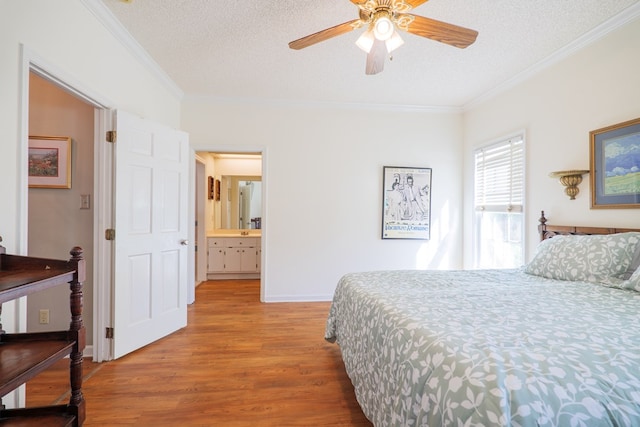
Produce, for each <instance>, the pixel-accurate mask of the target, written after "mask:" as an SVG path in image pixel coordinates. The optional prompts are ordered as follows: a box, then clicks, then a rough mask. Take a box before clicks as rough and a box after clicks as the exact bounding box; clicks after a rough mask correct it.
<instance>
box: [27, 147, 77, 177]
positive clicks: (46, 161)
mask: <svg viewBox="0 0 640 427" xmlns="http://www.w3.org/2000/svg"><path fill="white" fill-rule="evenodd" d="M28 158H29V187H33V188H71V138H69V137H66V136H29V154H28Z"/></svg>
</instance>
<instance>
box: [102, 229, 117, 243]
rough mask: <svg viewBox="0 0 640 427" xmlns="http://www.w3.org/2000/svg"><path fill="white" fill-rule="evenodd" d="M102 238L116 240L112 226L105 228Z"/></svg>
mask: <svg viewBox="0 0 640 427" xmlns="http://www.w3.org/2000/svg"><path fill="white" fill-rule="evenodd" d="M104 238H105V239H106V240H116V230H115V229H113V228H107V229H106V230H104Z"/></svg>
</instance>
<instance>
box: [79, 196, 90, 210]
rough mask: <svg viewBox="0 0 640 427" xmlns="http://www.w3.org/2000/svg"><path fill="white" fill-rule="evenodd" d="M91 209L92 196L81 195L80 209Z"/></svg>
mask: <svg viewBox="0 0 640 427" xmlns="http://www.w3.org/2000/svg"><path fill="white" fill-rule="evenodd" d="M90 208H91V195H90V194H81V195H80V209H90Z"/></svg>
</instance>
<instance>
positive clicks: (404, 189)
mask: <svg viewBox="0 0 640 427" xmlns="http://www.w3.org/2000/svg"><path fill="white" fill-rule="evenodd" d="M382 186H383V192H382V199H383V202H382V238H383V239H422V240H428V239H429V238H430V235H431V230H430V225H431V224H430V223H431V168H412V167H399V166H384V167H383V171H382Z"/></svg>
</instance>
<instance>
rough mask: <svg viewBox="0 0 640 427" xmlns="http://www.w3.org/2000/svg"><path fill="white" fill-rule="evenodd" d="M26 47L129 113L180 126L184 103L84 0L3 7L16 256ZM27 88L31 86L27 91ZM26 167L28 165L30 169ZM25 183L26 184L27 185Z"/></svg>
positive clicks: (10, 238)
mask: <svg viewBox="0 0 640 427" xmlns="http://www.w3.org/2000/svg"><path fill="white" fill-rule="evenodd" d="M21 45H22V46H24V47H25V52H26V54H27V56H28V57H35V58H37V59H38V60H39V61H40V62H45V63H46V64H47V65H48V66H50V69H51V70H52V71H54V74H57V75H58V77H63V78H64V79H66V80H71V82H72V83H73V84H74V85H75V86H78V87H81V88H83V89H87V90H89V91H90V92H91V94H92V95H95V96H96V97H98V98H100V100H101V101H106V103H107V104H108V106H109V107H113V108H120V109H124V110H128V111H130V112H132V113H135V114H138V115H140V116H144V117H147V118H150V119H153V120H156V121H159V122H161V123H164V124H166V125H168V126H171V127H178V126H179V123H180V98H179V96H178V95H176V93H175V91H173V90H170V89H169V88H167V86H166V85H164V84H163V82H162V81H161V79H159V78H158V77H157V76H156V75H155V74H153V73H150V72H149V71H148V70H147V69H146V68H144V67H143V65H142V64H141V63H140V62H139V60H137V59H136V58H135V57H134V55H132V54H131V53H130V52H129V51H128V50H127V49H125V48H124V47H123V46H122V44H120V43H119V42H117V41H116V39H115V38H114V36H113V35H112V34H111V33H110V32H109V31H108V30H106V29H105V27H104V26H103V25H102V24H101V23H100V22H99V21H98V20H97V19H96V18H95V17H94V15H92V13H91V12H89V10H88V9H87V8H86V7H85V6H84V5H83V3H82V2H81V1H80V0H46V1H44V0H20V1H2V2H1V3H0V93H1V94H2V96H0V129H2V133H3V138H2V142H0V194H2V198H3V200H4V201H5V203H6V204H5V205H4V206H6V207H3V209H1V210H0V235H1V236H2V237H3V238H4V242H3V243H4V245H5V246H6V247H7V250H8V251H9V252H12V253H15V252H16V251H20V252H22V253H26V252H25V247H24V246H26V242H23V243H22V247H21V246H20V242H19V241H18V240H19V238H20V236H19V230H20V227H22V224H23V222H24V220H23V217H21V216H20V215H21V214H22V213H19V208H18V207H19V206H20V205H21V203H22V202H21V199H20V194H21V192H22V191H23V183H22V182H21V181H24V177H23V174H25V173H26V172H25V169H24V166H23V165H22V164H21V161H22V159H23V158H22V157H21V156H22V155H23V153H21V152H20V149H21V148H20V147H21V145H20V144H21V141H22V140H23V139H24V138H26V134H21V133H20V130H21V125H20V123H21V121H23V120H24V121H25V122H26V118H25V117H23V116H22V107H23V106H22V104H21V88H22V84H23V81H22V76H23V75H24V71H23V69H22V68H23V67H22V65H23V63H22V61H21V53H22V51H21ZM25 86H26V85H25ZM25 166H26V165H25ZM25 182H26V181H25Z"/></svg>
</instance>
